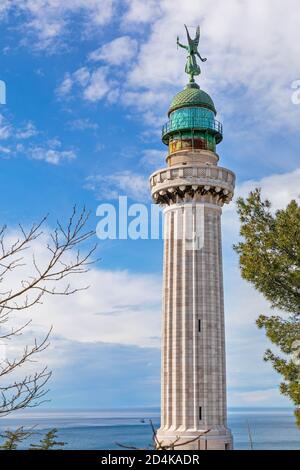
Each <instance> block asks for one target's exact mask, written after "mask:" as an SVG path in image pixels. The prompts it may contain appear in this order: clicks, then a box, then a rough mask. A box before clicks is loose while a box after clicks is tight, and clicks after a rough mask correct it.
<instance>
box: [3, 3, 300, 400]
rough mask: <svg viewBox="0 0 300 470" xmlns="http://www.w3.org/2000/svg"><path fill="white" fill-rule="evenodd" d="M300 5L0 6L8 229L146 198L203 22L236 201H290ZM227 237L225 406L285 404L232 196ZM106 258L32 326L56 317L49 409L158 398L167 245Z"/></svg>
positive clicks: (105, 247)
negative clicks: (242, 260)
mask: <svg viewBox="0 0 300 470" xmlns="http://www.w3.org/2000/svg"><path fill="white" fill-rule="evenodd" d="M181 3H182V2H181ZM225 3H226V6H225ZM299 15H300V13H299V8H297V2H296V1H295V0H287V1H286V2H284V5H282V2H281V1H279V0H277V1H276V0H272V1H271V0H263V1H261V0H260V1H258V0H251V1H250V0H248V1H242V0H228V1H227V2H222V1H221V0H215V3H214V8H212V7H211V3H210V2H209V1H208V0H202V1H195V0H194V1H191V0H187V1H185V2H184V4H179V3H178V4H177V5H176V8H175V7H174V2H171V1H169V0H161V1H157V0H149V1H147V2H143V1H140V0H129V1H117V0H116V1H113V0H76V1H71V0H65V1H64V2H59V1H57V0H12V1H4V2H3V0H2V3H1V5H0V25H1V37H0V53H1V69H0V79H1V80H3V81H5V83H6V87H7V103H6V105H1V106H0V115H1V117H0V163H1V172H0V184H1V189H2V195H3V196H2V198H1V199H0V211H1V220H2V223H5V224H8V225H9V227H10V229H11V230H12V231H14V229H15V228H16V226H17V224H18V223H19V222H22V223H24V224H25V225H26V224H27V225H29V224H30V223H32V222H34V221H36V220H38V219H40V218H41V217H42V216H43V215H44V214H46V213H50V218H49V221H48V224H49V230H50V229H51V227H52V226H53V225H54V224H55V221H56V219H57V218H59V219H62V220H63V219H64V218H66V217H67V216H68V215H69V214H70V211H71V208H72V206H73V204H74V203H77V204H79V205H82V204H85V205H86V206H87V207H88V208H90V209H91V211H92V218H91V221H90V225H91V227H92V228H95V227H96V223H97V217H96V215H95V214H96V208H97V206H98V204H100V203H102V202H112V203H113V204H116V196H118V195H127V196H128V197H129V199H130V201H131V202H143V203H146V204H148V205H149V204H150V199H149V194H148V193H149V191H148V177H149V175H150V174H151V172H153V171H154V170H155V169H158V168H160V167H163V165H164V157H165V155H166V149H165V148H164V146H163V144H162V143H161V141H160V126H161V124H162V123H163V122H164V121H165V120H166V113H167V109H168V104H169V103H170V101H171V99H172V96H173V95H174V94H175V93H176V92H178V91H180V89H182V87H183V86H184V84H185V82H186V80H187V78H186V76H185V74H184V63H185V57H184V52H183V51H182V50H179V51H178V50H177V49H176V36H177V35H179V36H180V39H181V40H183V39H184V29H183V23H186V24H188V25H192V26H193V25H197V24H198V22H199V23H200V24H201V26H202V38H201V53H202V55H204V56H206V57H208V61H207V62H206V63H205V64H203V66H202V75H201V77H200V79H199V83H200V85H201V87H202V88H204V89H205V90H206V91H207V92H209V93H210V94H211V96H212V97H213V99H214V101H215V105H216V108H217V110H218V113H219V114H218V119H219V120H221V121H222V122H223V124H224V141H223V142H222V144H221V145H220V146H219V148H218V152H219V155H220V165H222V166H225V167H227V168H230V169H231V170H233V171H234V172H235V173H236V175H237V191H236V193H237V195H240V194H241V195H246V194H247V192H249V190H250V189H252V188H253V187H255V186H257V185H259V186H261V187H262V189H263V192H264V194H265V195H266V196H268V197H269V198H270V199H271V201H273V203H274V207H276V208H278V207H283V206H284V205H285V204H286V203H287V202H288V201H289V200H290V199H291V198H293V197H297V196H298V192H299V180H300V165H299V131H298V129H299V119H300V105H296V104H295V103H293V101H292V96H293V93H295V91H294V90H293V89H292V84H293V82H295V81H296V80H298V79H300V58H299V54H298V51H297V47H298V25H299V20H300V18H299ZM282 17H284V18H285V21H284V22H282ZM223 234H224V237H223V245H224V246H223V249H224V279H225V302H226V328H227V332H226V334H227V364H228V402H229V404H230V405H231V406H256V405H257V406H265V405H271V404H272V405H273V406H276V405H277V406H280V405H286V404H288V402H287V401H286V400H285V399H284V398H282V397H281V396H280V395H279V392H278V390H277V386H278V382H279V377H278V376H277V375H276V374H275V373H274V372H273V371H272V370H271V367H270V365H268V364H265V363H263V361H262V356H263V352H264V350H265V349H266V347H267V346H268V343H267V341H266V340H265V338H264V335H263V333H262V332H261V331H258V330H257V328H256V326H255V319H256V318H257V316H258V315H259V314H261V313H270V308H269V306H268V305H267V303H266V302H265V301H264V300H263V299H262V297H261V296H260V295H259V294H257V293H255V292H254V291H253V290H252V289H251V287H250V286H248V285H247V284H246V283H244V282H243V281H242V280H241V279H240V276H239V271H238V262H237V258H236V255H235V254H234V253H233V251H232V244H233V243H234V242H235V241H236V240H237V237H238V221H237V218H236V215H235V208H234V204H232V205H231V206H230V207H228V208H225V210H224V215H223ZM38 248H39V247H38ZM99 255H100V257H101V262H100V263H98V264H97V266H95V267H94V268H93V269H92V271H91V272H90V273H89V274H88V275H87V277H88V283H89V284H91V288H90V290H89V292H88V293H86V294H80V297H79V296H78V295H77V296H76V297H74V298H72V299H67V300H66V299H64V300H62V299H53V298H51V299H49V301H48V302H46V303H45V305H43V306H41V307H40V308H39V311H35V312H33V313H32V315H33V319H34V323H33V326H32V331H31V332H30V335H29V336H31V337H33V335H34V334H39V333H40V332H42V331H45V329H46V328H47V327H48V326H49V325H50V324H53V326H54V334H53V339H52V345H51V347H50V348H49V350H48V351H47V352H45V353H44V356H43V358H42V359H41V362H43V361H44V362H47V363H49V365H50V366H51V367H52V369H53V378H52V381H51V392H50V395H49V398H51V400H52V401H51V406H53V407H55V408H57V407H69V408H75V407H87V408H89V407H90V408H97V407H99V408H100V407H119V406H143V405H148V406H152V405H157V404H159V382H160V378H159V377H160V376H159V367H160V352H159V344H160V340H159V337H160V296H161V269H162V242H161V241H155V240H153V241H151V240H139V241H130V240H128V241H127V240H125V241H124V240H110V241H103V242H100V244H99ZM23 339H24V341H25V340H26V337H24V338H23ZM27 339H30V338H27Z"/></svg>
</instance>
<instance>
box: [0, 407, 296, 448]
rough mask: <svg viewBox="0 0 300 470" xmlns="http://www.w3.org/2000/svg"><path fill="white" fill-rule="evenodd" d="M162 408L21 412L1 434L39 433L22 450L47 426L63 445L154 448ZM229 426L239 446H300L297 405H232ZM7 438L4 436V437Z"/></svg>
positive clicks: (4, 421)
mask: <svg viewBox="0 0 300 470" xmlns="http://www.w3.org/2000/svg"><path fill="white" fill-rule="evenodd" d="M159 415H160V410H159V408H135V409H124V408H123V409H113V410H108V409H107V410H99V409H98V410H53V409H52V410H45V409H39V408H35V409H29V410H23V411H22V410H20V411H19V412H16V413H15V414H13V415H9V416H6V417H1V418H0V435H3V432H4V431H5V430H8V429H11V430H13V429H16V428H18V427H20V426H23V427H24V429H30V430H31V432H32V433H33V434H32V435H31V436H30V438H28V439H26V440H25V441H23V442H22V443H21V444H20V446H19V449H27V448H29V446H30V444H31V443H38V441H39V440H40V439H41V438H42V436H43V434H44V433H45V432H47V430H49V429H52V428H57V430H58V433H57V439H56V440H58V441H62V442H64V443H65V445H64V447H63V449H73V450H80V449H85V450H92V449H94V450H102V449H107V450H112V449H119V450H122V449H123V447H122V446H128V447H135V448H138V449H151V448H153V446H152V434H153V433H152V428H151V424H150V420H151V421H152V423H153V426H154V428H155V429H157V428H158V427H159ZM228 425H229V427H230V429H231V431H232V434H233V437H234V448H235V449H249V450H250V449H251V441H252V448H253V449H255V450H263V449H264V450H300V430H299V429H298V428H297V427H296V424H295V417H294V414H293V410H292V409H287V408H231V409H229V410H228ZM1 440H2V442H3V438H0V445H1Z"/></svg>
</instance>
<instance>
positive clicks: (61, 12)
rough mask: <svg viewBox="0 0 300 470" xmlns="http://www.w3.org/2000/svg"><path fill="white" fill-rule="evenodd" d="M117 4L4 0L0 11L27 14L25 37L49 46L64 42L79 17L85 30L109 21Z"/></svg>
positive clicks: (108, 1)
mask: <svg viewBox="0 0 300 470" xmlns="http://www.w3.org/2000/svg"><path fill="white" fill-rule="evenodd" d="M2 2H3V0H2ZM113 4H114V2H113V0H64V1H60V0H11V1H9V2H8V1H5V3H4V5H3V3H2V6H1V8H0V14H1V12H2V13H4V12H6V13H8V12H12V13H13V12H16V13H17V14H20V13H21V14H23V15H24V21H23V31H24V34H25V35H26V36H25V38H24V39H25V41H26V40H27V41H28V40H29V39H30V42H31V45H32V46H33V47H34V48H37V49H47V48H53V46H56V47H58V45H59V46H60V47H63V46H64V44H63V41H62V39H63V38H65V37H66V36H67V34H68V33H69V32H70V24H71V23H72V20H74V19H75V18H77V19H78V17H80V18H81V29H82V31H85V32H88V31H89V30H90V29H91V28H96V27H99V26H103V25H105V24H106V23H108V22H109V21H110V19H111V17H112V14H113ZM31 36H33V39H34V40H32V41H31V39H32V38H31Z"/></svg>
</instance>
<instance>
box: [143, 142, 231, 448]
mask: <svg viewBox="0 0 300 470" xmlns="http://www.w3.org/2000/svg"><path fill="white" fill-rule="evenodd" d="M195 155H196V152H195V151H193V152H189V153H183V154H182V158H184V157H185V162H184V163H185V165H184V166H183V165H182V162H181V164H180V165H177V164H175V165H173V166H172V165H171V166H170V167H168V168H166V169H164V170H160V171H159V172H156V173H154V174H153V175H152V176H151V188H152V195H153V198H154V200H155V201H156V202H158V203H160V204H162V205H163V206H164V207H165V209H164V217H165V234H164V238H165V241H164V243H165V245H164V288H163V292H164V299H163V340H162V401H161V427H160V429H159V430H158V434H157V437H158V440H159V441H160V442H161V443H162V444H163V445H170V444H171V443H174V442H176V447H175V448H176V449H180V448H183V449H230V448H232V436H231V433H230V431H229V430H228V429H227V427H226V426H227V423H226V371H225V331H224V300H223V273H222V246H221V212H222V205H223V204H224V202H229V201H230V200H231V198H232V195H233V188H234V180H235V177H234V174H233V173H232V172H230V171H229V170H226V169H224V168H220V167H217V165H216V163H215V162H214V163H213V164H203V161H202V162H201V157H202V160H203V159H204V160H205V158H206V160H208V162H209V157H210V155H209V152H207V151H206V152H201V151H200V152H198V155H196V156H197V157H198V159H197V162H198V163H195V162H194V160H195ZM191 160H192V161H193V162H192V163H190V162H191ZM176 163H177V162H176ZM178 445H179V446H178Z"/></svg>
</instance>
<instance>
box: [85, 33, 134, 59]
mask: <svg viewBox="0 0 300 470" xmlns="http://www.w3.org/2000/svg"><path fill="white" fill-rule="evenodd" d="M136 53H137V41H136V40H135V39H133V38H131V37H129V36H121V37H118V38H116V39H114V40H113V41H111V42H109V43H106V44H104V45H103V46H101V47H99V48H98V49H96V50H94V51H92V52H91V53H90V54H89V56H88V58H89V60H91V61H94V62H99V61H103V62H106V63H108V64H110V65H121V64H123V63H126V62H129V61H131V60H132V59H133V57H134V56H135V55H136Z"/></svg>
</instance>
